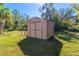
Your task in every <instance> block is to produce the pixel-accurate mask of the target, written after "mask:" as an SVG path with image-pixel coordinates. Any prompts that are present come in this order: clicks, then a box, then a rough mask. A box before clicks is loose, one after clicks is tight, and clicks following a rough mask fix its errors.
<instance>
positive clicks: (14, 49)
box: [0, 31, 25, 56]
mask: <svg viewBox="0 0 79 59" xmlns="http://www.w3.org/2000/svg"><path fill="white" fill-rule="evenodd" d="M22 33H23V32H22V31H12V32H5V33H3V34H0V55H1V56H5V55H9V56H11V55H12V56H14V55H15V56H18V55H24V54H23V52H22V51H21V50H20V47H19V46H18V44H17V43H18V42H20V41H21V40H22V39H24V38H25V35H24V34H22Z"/></svg>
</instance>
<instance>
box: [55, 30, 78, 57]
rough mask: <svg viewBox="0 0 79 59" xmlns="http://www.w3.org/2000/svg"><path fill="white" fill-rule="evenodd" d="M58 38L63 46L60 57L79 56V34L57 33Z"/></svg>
mask: <svg viewBox="0 0 79 59" xmlns="http://www.w3.org/2000/svg"><path fill="white" fill-rule="evenodd" d="M56 38H57V39H58V40H59V41H60V42H62V45H63V47H62V49H61V53H60V55H64V56H79V33H77V32H68V31H64V32H60V33H57V35H56Z"/></svg>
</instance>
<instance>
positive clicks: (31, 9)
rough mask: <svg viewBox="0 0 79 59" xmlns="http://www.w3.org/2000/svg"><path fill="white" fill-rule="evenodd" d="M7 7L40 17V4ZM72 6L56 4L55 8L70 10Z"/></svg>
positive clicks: (10, 5)
mask: <svg viewBox="0 0 79 59" xmlns="http://www.w3.org/2000/svg"><path fill="white" fill-rule="evenodd" d="M5 6H6V7H8V8H10V9H12V10H14V9H17V10H19V11H20V12H21V13H26V14H27V15H30V16H31V17H40V14H41V13H40V12H39V7H41V4H40V3H5ZM69 6H70V4H67V3H60V4H59V3H56V4H55V5H54V7H55V8H56V9H57V10H59V9H60V8H64V9H66V8H68V7H69Z"/></svg>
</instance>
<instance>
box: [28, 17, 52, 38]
mask: <svg viewBox="0 0 79 59" xmlns="http://www.w3.org/2000/svg"><path fill="white" fill-rule="evenodd" d="M27 32H28V37H32V38H38V39H49V38H51V37H52V36H54V22H53V21H50V20H46V19H41V18H38V17H34V18H32V19H30V20H29V21H28V31H27Z"/></svg>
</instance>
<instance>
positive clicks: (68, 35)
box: [57, 32, 79, 42]
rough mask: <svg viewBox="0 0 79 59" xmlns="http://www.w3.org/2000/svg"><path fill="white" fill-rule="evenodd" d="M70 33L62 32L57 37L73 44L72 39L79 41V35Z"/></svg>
mask: <svg viewBox="0 0 79 59" xmlns="http://www.w3.org/2000/svg"><path fill="white" fill-rule="evenodd" d="M73 33H74V32H73ZM73 33H70V32H61V34H60V35H59V36H57V37H58V38H60V39H63V40H65V41H69V42H72V38H74V39H76V40H79V35H76V34H73Z"/></svg>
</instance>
